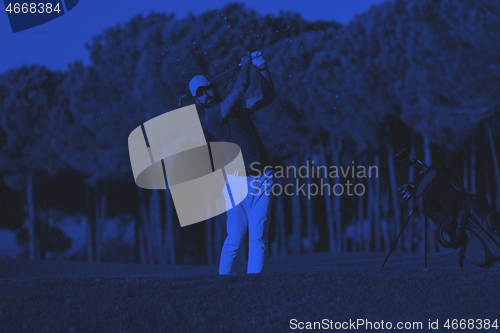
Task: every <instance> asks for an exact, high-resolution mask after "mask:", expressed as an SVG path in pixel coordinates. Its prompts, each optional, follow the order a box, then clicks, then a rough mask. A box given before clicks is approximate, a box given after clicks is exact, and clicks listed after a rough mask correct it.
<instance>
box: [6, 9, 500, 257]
mask: <svg viewBox="0 0 500 333" xmlns="http://www.w3.org/2000/svg"><path fill="white" fill-rule="evenodd" d="M499 13H500V9H499V7H498V4H497V3H496V2H491V1H486V0H480V1H474V2H472V1H471V2H468V1H460V2H458V1H451V0H397V1H385V2H383V1H379V0H372V1H369V0H363V1H361V0H359V1H275V0H267V1H264V0H256V1H242V2H238V3H233V2H229V1H218V2H214V1H170V2H167V1H152V0H147V1H131V0H125V1H109V0H103V1H89V0H88V1H80V2H79V3H78V5H77V6H75V7H74V8H73V9H72V10H71V11H70V12H68V13H66V14H65V15H62V16H61V17H58V18H57V19H55V20H52V21H50V22H47V23H46V24H43V25H40V26H37V27H34V28H32V29H28V30H25V31H22V32H19V33H15V34H14V33H12V31H11V28H10V25H9V21H8V18H7V13H0V112H1V114H0V116H1V117H0V120H1V122H0V125H1V127H0V144H1V145H0V147H1V149H2V150H1V154H0V176H1V179H0V197H1V203H0V251H1V252H0V256H11V257H14V258H19V259H28V258H31V259H34V260H38V259H44V258H45V259H47V258H61V259H71V260H87V261H109V262H124V263H148V264H174V263H175V264H197V265H205V264H217V262H218V257H219V253H220V248H221V245H222V242H223V239H224V236H225V225H224V222H225V216H224V215H222V216H219V217H217V218H214V219H212V220H209V221H207V222H206V223H199V224H196V225H193V226H189V227H186V228H180V227H179V224H178V221H177V217H176V214H175V210H174V207H173V204H172V200H171V197H170V196H169V195H170V194H169V192H168V191H166V192H164V191H163V192H160V191H145V190H141V189H138V188H137V186H136V185H135V184H134V182H133V176H132V170H131V168H130V161H129V157H128V147H127V137H128V134H129V133H130V132H131V131H132V130H133V129H134V128H136V127H137V126H139V125H140V124H141V123H143V122H145V121H147V120H149V119H151V118H153V117H155V116H158V115H160V114H163V113H165V112H168V111H170V110H173V109H176V108H178V107H179V104H178V103H179V97H181V96H182V95H184V94H186V93H187V84H188V82H189V80H190V78H191V77H193V76H194V75H197V74H205V75H207V76H208V77H214V76H216V75H217V74H219V73H222V72H224V71H226V70H228V69H230V68H231V67H233V66H235V65H236V64H238V62H239V61H240V58H241V57H242V56H243V55H244V54H246V52H247V51H253V50H262V53H263V55H264V57H265V58H266V60H267V62H268V65H269V69H270V71H271V74H272V76H273V79H274V83H275V87H276V93H277V98H276V100H275V101H274V102H273V103H272V105H270V106H269V107H266V108H265V109H263V110H262V111H259V113H258V114H257V115H256V116H255V122H256V124H257V127H258V128H259V131H260V133H261V135H262V137H263V140H264V143H265V145H266V148H267V149H268V152H269V154H270V155H271V156H272V159H273V163H275V164H278V165H282V166H295V167H299V166H304V165H307V166H308V167H309V169H310V170H312V169H311V168H312V166H318V165H321V166H327V167H330V166H337V167H340V166H343V167H344V168H347V167H351V168H355V167H356V168H357V167H358V166H359V167H361V166H364V167H369V166H376V167H377V168H378V173H377V174H376V176H378V177H375V174H372V177H366V176H365V177H363V176H362V175H361V176H359V175H358V173H356V174H355V175H354V176H353V175H352V174H351V173H349V174H347V175H346V176H345V177H341V178H331V177H325V178H326V179H323V178H321V177H319V176H318V175H317V174H316V176H312V175H311V176H310V177H305V178H301V179H296V177H293V176H290V175H289V176H290V177H284V178H282V179H277V181H276V183H277V184H281V185H282V186H283V185H285V184H288V183H292V184H293V185H294V186H299V185H303V184H305V186H306V187H313V186H322V184H324V183H325V182H326V183H327V185H329V186H330V187H333V186H336V185H337V188H338V189H339V190H338V191H337V193H339V192H340V188H341V187H342V186H344V185H346V182H347V181H350V182H351V184H360V185H362V186H363V188H364V189H365V192H363V193H362V194H363V195H360V196H356V195H354V196H353V195H348V194H347V193H343V194H342V195H315V196H313V197H307V196H304V195H303V194H301V193H297V195H293V196H283V195H282V196H279V197H278V198H277V199H276V200H275V205H274V207H273V211H272V224H271V230H270V255H271V256H277V255H283V254H300V253H317V252H323V253H325V252H328V253H341V252H359V253H360V256H361V257H362V256H363V255H364V254H365V253H369V252H377V253H382V252H384V251H387V250H388V248H389V245H390V244H391V243H392V242H393V241H394V239H395V238H396V235H397V234H398V232H399V231H400V230H401V227H402V221H403V220H404V217H405V216H407V214H408V213H409V211H410V208H411V203H408V202H404V201H402V200H401V199H400V198H399V197H398V195H397V189H398V187H399V186H400V185H401V184H403V183H405V182H408V181H410V180H412V179H413V177H414V174H415V172H417V171H419V170H418V169H414V168H408V167H406V166H401V165H396V164H394V162H393V161H392V158H391V157H392V156H393V155H394V153H395V152H396V151H398V150H399V149H401V148H404V147H411V148H412V150H413V151H414V152H415V153H416V154H417V156H418V157H419V158H420V159H422V160H423V161H424V162H425V163H426V164H428V165H430V164H432V163H444V164H447V165H449V166H451V167H452V168H453V169H454V170H455V171H456V172H457V173H458V174H459V175H460V177H461V178H462V179H463V180H464V183H465V185H466V187H467V189H468V190H470V191H471V192H474V193H478V194H481V195H485V196H486V197H487V198H488V200H489V202H490V204H491V205H492V206H493V207H494V208H495V209H499V208H500V171H499V167H498V160H497V153H498V138H499V134H498V133H500V132H499V127H500V123H499V117H498V106H499V105H500V103H499V102H500V99H499V96H500V95H499V94H498V88H499V84H498V82H499V78H500V63H499V60H498V59H500V46H499V43H498V38H497V33H496V32H497V31H500V24H499V20H498V16H499ZM254 74H255V73H254ZM236 75H237V71H236V70H233V71H229V72H228V73H226V74H224V75H223V76H221V77H219V78H218V79H217V81H216V82H215V83H216V84H217V85H218V86H219V88H220V89H219V91H220V92H221V93H222V94H223V95H225V94H227V92H228V91H229V89H230V88H231V87H232V84H233V83H234V78H235V76H236ZM255 79H258V77H257V76H256V74H255V75H254V77H253V82H255V84H252V85H251V87H250V88H249V94H254V93H256V91H257V90H258V85H259V81H258V80H255ZM192 102H193V101H192V100H190V99H189V98H186V99H185V100H183V104H184V105H187V104H190V103H192ZM356 170H358V169H356ZM423 232H424V229H423V223H422V219H421V217H420V216H416V217H415V219H414V220H412V222H411V224H410V227H409V229H408V231H407V232H406V233H405V234H404V235H403V237H402V239H401V241H400V243H399V245H398V248H397V250H398V251H401V252H406V253H413V252H423V250H424V237H423ZM158 235H159V236H158ZM429 237H430V239H429V243H428V250H429V251H431V252H436V251H440V250H441V248H440V246H439V245H438V244H437V241H436V237H435V229H431V231H430V232H429Z"/></svg>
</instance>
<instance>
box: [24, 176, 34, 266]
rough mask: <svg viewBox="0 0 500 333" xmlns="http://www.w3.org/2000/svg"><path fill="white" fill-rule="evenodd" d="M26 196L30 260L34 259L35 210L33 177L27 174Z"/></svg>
mask: <svg viewBox="0 0 500 333" xmlns="http://www.w3.org/2000/svg"><path fill="white" fill-rule="evenodd" d="M26 196H27V198H26V199H27V201H28V235H29V239H28V247H29V255H30V260H35V259H36V239H35V209H34V205H33V175H32V174H31V172H30V173H28V184H27V185H26Z"/></svg>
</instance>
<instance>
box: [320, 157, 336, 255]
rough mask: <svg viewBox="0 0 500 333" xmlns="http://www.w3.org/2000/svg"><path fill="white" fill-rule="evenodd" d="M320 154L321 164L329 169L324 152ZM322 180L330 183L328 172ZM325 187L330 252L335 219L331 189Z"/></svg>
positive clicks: (332, 243) (333, 249)
mask: <svg viewBox="0 0 500 333" xmlns="http://www.w3.org/2000/svg"><path fill="white" fill-rule="evenodd" d="M320 156H321V165H324V166H326V167H327V169H329V167H330V163H329V161H327V158H326V153H325V152H324V151H323V153H322V154H321V155H320ZM323 181H324V182H325V183H326V184H328V185H330V186H331V185H332V184H330V177H329V176H328V174H327V175H326V177H324V178H323ZM325 188H326V189H327V190H329V191H330V192H329V193H327V194H324V195H323V197H324V198H325V211H326V222H327V227H328V252H330V253H334V252H335V232H334V230H335V220H334V216H333V207H332V201H333V200H332V195H334V194H332V189H331V188H330V189H329V188H328V187H327V186H325Z"/></svg>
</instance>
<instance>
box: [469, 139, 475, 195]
mask: <svg viewBox="0 0 500 333" xmlns="http://www.w3.org/2000/svg"><path fill="white" fill-rule="evenodd" d="M470 191H471V192H472V193H474V194H475V193H476V140H475V139H474V137H472V147H471V154H470Z"/></svg>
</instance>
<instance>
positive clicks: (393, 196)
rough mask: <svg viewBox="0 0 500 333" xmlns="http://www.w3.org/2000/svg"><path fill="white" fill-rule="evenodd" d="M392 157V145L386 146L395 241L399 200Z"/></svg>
mask: <svg viewBox="0 0 500 333" xmlns="http://www.w3.org/2000/svg"><path fill="white" fill-rule="evenodd" d="M393 156H394V149H393V148H392V145H388V156H387V162H388V166H389V182H390V186H391V199H392V208H393V212H394V226H395V228H394V232H393V234H392V236H393V237H394V240H396V237H397V235H398V234H399V232H400V230H401V227H402V226H401V223H402V222H401V209H400V206H399V198H398V185H397V180H396V170H395V168H394V160H393V159H392V158H393ZM403 243H404V241H400V242H399V246H398V247H399V248H400V249H401V250H403Z"/></svg>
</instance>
